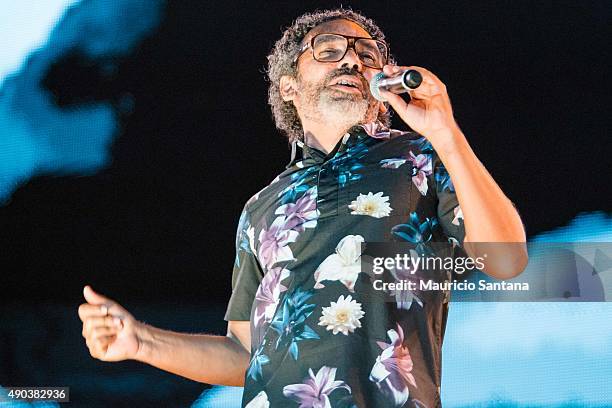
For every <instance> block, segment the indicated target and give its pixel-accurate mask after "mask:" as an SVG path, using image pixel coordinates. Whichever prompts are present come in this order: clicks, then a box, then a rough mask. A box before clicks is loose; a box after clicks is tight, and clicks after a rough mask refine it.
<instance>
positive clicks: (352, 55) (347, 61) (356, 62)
mask: <svg viewBox="0 0 612 408" xmlns="http://www.w3.org/2000/svg"><path fill="white" fill-rule="evenodd" d="M338 67H339V68H351V69H355V70H356V71H357V72H363V63H362V62H361V60H360V59H359V57H358V56H357V53H356V52H355V50H354V49H353V48H352V47H349V49H348V50H346V54H344V58H342V59H341V60H340V61H338Z"/></svg>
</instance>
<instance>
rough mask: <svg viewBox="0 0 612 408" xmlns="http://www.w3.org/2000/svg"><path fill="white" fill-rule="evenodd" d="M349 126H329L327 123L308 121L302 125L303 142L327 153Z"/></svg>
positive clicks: (332, 148)
mask: <svg viewBox="0 0 612 408" xmlns="http://www.w3.org/2000/svg"><path fill="white" fill-rule="evenodd" d="M351 127H352V126H349V125H341V126H330V125H328V124H327V125H326V124H321V123H309V124H308V125H307V126H304V143H306V144H307V145H308V146H310V147H314V148H315V149H318V150H321V151H322V152H324V153H325V154H328V153H329V152H331V151H332V150H334V147H336V145H337V144H338V141H339V140H340V139H342V136H344V135H345V134H346V132H347V131H348V130H349V129H350V128H351Z"/></svg>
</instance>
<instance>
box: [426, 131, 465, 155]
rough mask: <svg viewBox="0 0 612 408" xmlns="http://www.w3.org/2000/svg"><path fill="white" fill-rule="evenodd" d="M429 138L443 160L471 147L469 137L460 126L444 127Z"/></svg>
mask: <svg viewBox="0 0 612 408" xmlns="http://www.w3.org/2000/svg"><path fill="white" fill-rule="evenodd" d="M427 139H428V140H429V141H430V142H431V145H432V146H433V148H434V150H435V151H436V152H437V153H438V156H440V159H442V161H444V158H446V157H448V156H452V155H454V154H456V153H459V154H462V152H464V151H465V150H466V149H468V148H469V144H468V142H467V139H466V138H465V135H464V134H463V132H462V131H461V129H459V127H455V128H448V129H443V130H441V131H439V132H437V133H436V134H434V135H431V136H429V137H427Z"/></svg>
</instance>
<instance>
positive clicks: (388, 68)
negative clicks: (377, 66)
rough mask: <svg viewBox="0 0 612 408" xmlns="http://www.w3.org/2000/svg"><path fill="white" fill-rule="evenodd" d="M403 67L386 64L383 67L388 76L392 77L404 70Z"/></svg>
mask: <svg viewBox="0 0 612 408" xmlns="http://www.w3.org/2000/svg"><path fill="white" fill-rule="evenodd" d="M402 68H403V67H399V66H397V65H385V66H384V67H383V73H384V74H385V75H386V76H388V77H392V76H395V75H397V74H399V73H400V72H401V71H403V69H402Z"/></svg>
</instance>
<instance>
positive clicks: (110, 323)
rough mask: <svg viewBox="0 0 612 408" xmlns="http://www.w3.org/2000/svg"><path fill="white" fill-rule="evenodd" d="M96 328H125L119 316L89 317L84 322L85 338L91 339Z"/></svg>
mask: <svg viewBox="0 0 612 408" xmlns="http://www.w3.org/2000/svg"><path fill="white" fill-rule="evenodd" d="M96 327H117V328H121V327H123V322H122V321H121V319H119V318H118V317H117V316H110V315H109V316H102V317H98V316H96V317H89V318H87V319H86V320H85V321H84V322H83V337H89V336H90V335H91V332H92V330H93V329H95V328H96Z"/></svg>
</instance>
